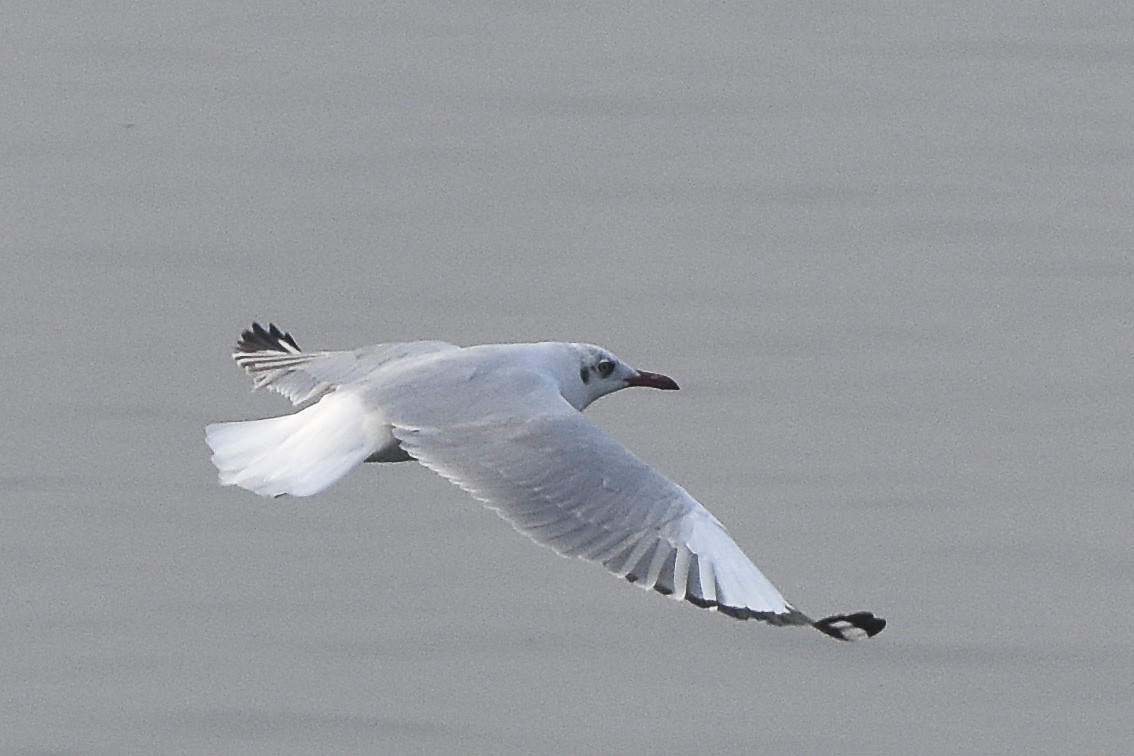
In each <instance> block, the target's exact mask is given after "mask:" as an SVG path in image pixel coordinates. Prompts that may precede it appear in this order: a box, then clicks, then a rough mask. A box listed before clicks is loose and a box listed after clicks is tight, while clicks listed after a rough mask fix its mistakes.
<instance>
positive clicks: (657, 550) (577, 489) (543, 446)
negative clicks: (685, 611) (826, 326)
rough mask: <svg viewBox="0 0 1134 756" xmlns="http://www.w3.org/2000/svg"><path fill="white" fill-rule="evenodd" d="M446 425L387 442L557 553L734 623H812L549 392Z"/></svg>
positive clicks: (424, 426) (674, 490) (715, 530)
mask: <svg viewBox="0 0 1134 756" xmlns="http://www.w3.org/2000/svg"><path fill="white" fill-rule="evenodd" d="M527 399H528V402H527V403H528V405H529V406H527V407H525V410H526V412H525V414H524V415H523V416H519V415H509V414H508V413H507V412H502V413H500V414H493V415H492V416H490V417H484V418H480V419H477V420H472V421H466V422H462V423H458V424H454V425H440V424H438V425H430V424H428V423H422V422H421V418H420V417H418V418H416V420H417V422H416V423H414V424H412V425H411V424H409V423H404V424H399V422H398V420H397V414H398V413H397V411H396V408H393V409H392V410H391V411H390V414H391V416H392V417H393V420H392V422H393V427H394V435H395V437H397V438H398V440H399V442H400V443H401V445H402V447H403V448H404V449H405V450H406V451H407V452H408V453H409V454H410V455H412V456H413V457H414V458H416V459H417V460H418V461H419V462H421V463H422V464H424V465H425V466H426V467H429V468H430V469H432V470H434V471H436V472H437V473H439V474H441V475H442V476H444V477H446V478H448V479H449V480H450V481H452V482H454V483H455V484H457V485H458V486H460V487H461V488H463V489H465V490H466V491H468V492H469V493H470V494H472V495H473V496H474V497H476V498H477V499H480V500H481V501H483V502H484V503H485V504H487V505H488V506H490V507H492V508H494V509H496V510H497V511H498V512H499V513H500V514H501V515H502V516H503V517H504V518H505V519H507V520H509V521H510V522H511V523H512V524H513V525H514V526H515V527H516V529H517V530H520V531H521V532H523V533H526V534H527V535H529V536H530V537H531V538H533V539H534V540H536V541H537V542H539V543H542V544H544V545H547V546H550V547H551V548H553V549H555V550H556V551H557V552H559V553H560V554H564V555H566V556H577V557H582V558H585V559H589V560H591V561H597V562H600V563H601V564H603V565H604V566H605V567H606V568H607V569H608V570H610V571H611V572H613V573H614V574H616V575H620V576H622V577H625V578H626V579H627V580H629V581H630V582H632V583H635V584H637V585H639V586H642V587H644V588H652V589H654V590H656V591H658V592H659V593H662V594H665V595H669V596H672V597H673V598H676V599H686V600H688V601H690V602H691V603H693V604H695V605H697V606H701V607H709V608H716V609H719V610H720V611H721V612H722V613H725V614H729V615H731V616H734V617H738V618H742V619H749V618H755V619H760V620H765V621H768V622H772V623H773V624H801V625H806V624H811V623H812V621H811V620H810V619H809V618H808V617H807V616H805V615H804V614H803V613H801V612H800V611H798V610H797V609H795V608H794V607H793V606H792V605H791V604H789V603H788V602H787V601H786V600H785V599H784V597H783V596H782V595H780V593H779V591H777V590H776V588H775V587H774V586H773V585H772V584H771V583H770V582H769V581H768V580H767V578H765V577H764V575H763V574H762V573H761V572H760V570H759V569H758V568H757V567H756V566H755V565H754V564H753V563H752V562H751V560H749V559H748V557H746V556H745V555H744V553H743V552H742V551H741V550H740V548H739V547H738V546H737V545H736V543H735V542H734V541H733V540H732V538H731V537H729V535H728V534H727V532H726V531H725V530H724V527H723V526H722V525H721V524H720V522H718V521H717V519H716V518H715V517H713V516H712V515H711V514H710V513H709V512H708V511H707V510H706V509H705V508H704V507H703V506H701V504H699V503H698V502H697V501H696V500H695V499H694V498H693V497H692V496H690V495H689V494H688V493H687V492H686V491H685V490H684V489H683V488H681V487H680V486H678V485H677V484H676V483H673V482H672V481H670V480H669V479H667V478H665V477H664V476H662V475H661V474H659V473H657V472H656V471H655V470H653V468H651V467H650V466H648V465H646V464H645V463H644V462H642V461H641V460H639V459H638V458H637V457H635V456H634V455H633V454H631V453H630V452H629V451H627V450H626V449H625V448H624V447H623V446H622V445H620V444H619V443H618V442H616V441H615V440H614V439H612V438H611V437H610V436H609V435H607V434H606V433H605V432H603V431H602V429H600V428H598V427H597V426H595V425H594V424H593V423H591V422H590V421H589V420H587V418H586V417H584V416H583V415H582V414H580V413H578V412H577V411H575V410H574V409H573V408H571V407H570V406H569V405H567V404H566V402H564V401H563V400H562V399H561V397H559V396H558V394H556V396H554V397H549V398H547V399H546V401H543V400H541V401H539V407H538V408H537V410H542V411H537V412H536V414H535V415H534V416H533V415H532V414H530V410H531V409H532V407H531V406H530V405H531V403H532V402H531V399H532V395H531V394H529V395H528V396H527Z"/></svg>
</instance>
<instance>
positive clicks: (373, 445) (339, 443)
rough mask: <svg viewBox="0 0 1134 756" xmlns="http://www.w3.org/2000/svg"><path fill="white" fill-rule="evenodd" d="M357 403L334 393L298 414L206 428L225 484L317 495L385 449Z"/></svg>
mask: <svg viewBox="0 0 1134 756" xmlns="http://www.w3.org/2000/svg"><path fill="white" fill-rule="evenodd" d="M382 439H383V433H382V429H381V428H380V426H379V424H378V423H375V422H372V421H371V420H369V419H368V416H367V413H366V412H365V411H364V408H363V407H361V406H360V404H359V402H358V400H357V399H355V398H353V397H351V396H349V395H344V394H339V393H334V394H330V395H328V396H325V397H323V399H322V400H321V401H319V402H318V403H317V404H313V405H312V406H310V407H308V408H307V409H305V410H302V411H300V412H296V413H295V414H293V415H285V416H283V417H272V418H268V419H267V420H248V421H245V422H235V423H216V424H214V425H210V426H208V427H207V428H205V442H206V443H208V445H209V448H211V449H212V450H213V464H214V465H216V467H217V470H219V471H220V482H221V483H223V484H224V485H226V486H240V487H241V488H245V489H247V490H249V491H252V492H253V493H258V494H260V495H261V496H283V495H284V494H290V495H292V496H311V495H312V494H317V493H319V492H320V491H322V490H324V489H326V488H327V487H329V486H330V485H331V484H332V483H334V482H335V481H337V480H338V479H339V478H341V477H343V476H344V475H346V474H347V473H348V472H350V470H352V469H353V468H355V467H357V466H358V465H360V464H361V463H362V462H363V460H365V459H366V458H367V457H369V456H370V455H371V454H373V453H374V452H375V451H376V450H377V449H378V448H379V447H380V446H381V445H382Z"/></svg>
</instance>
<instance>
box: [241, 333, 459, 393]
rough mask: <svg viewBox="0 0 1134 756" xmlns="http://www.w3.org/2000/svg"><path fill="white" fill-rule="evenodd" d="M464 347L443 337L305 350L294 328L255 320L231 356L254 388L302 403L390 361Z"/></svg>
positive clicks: (352, 380) (370, 372)
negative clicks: (348, 348)
mask: <svg viewBox="0 0 1134 756" xmlns="http://www.w3.org/2000/svg"><path fill="white" fill-rule="evenodd" d="M458 348H459V347H456V346H454V345H453V344H449V343H447V342H444V341H409V342H398V343H389V344H376V345H374V346H368V347H363V348H362V349H354V350H351V351H343V352H304V351H302V350H301V349H300V348H299V345H297V344H296V343H295V339H293V338H292V336H291V334H290V333H287V332H286V331H282V330H280V329H279V328H277V327H276V326H275V325H274V324H269V325H268V327H267V328H264V327H263V326H262V325H260V324H259V323H253V324H252V327H251V328H248V329H247V330H245V331H244V332H243V333H242V334H241V335H240V341H238V342H237V344H236V350H235V351H234V352H233V353H232V358H233V359H234V360H236V364H237V365H239V366H240V367H242V368H244V370H245V372H247V373H248V374H249V375H250V376H252V388H253V389H261V388H269V389H271V390H272V391H275V392H277V393H279V394H282V395H283V396H285V397H287V398H288V399H290V400H291V403H292V404H303V403H304V402H309V401H312V400H315V399H318V398H320V397H322V396H324V395H325V394H327V393H329V392H331V391H333V390H335V389H337V388H338V387H339V386H341V385H343V384H347V383H355V382H361V381H364V380H366V379H368V378H370V377H371V376H372V375H373V374H374V373H375V372H376V371H378V370H380V369H381V368H382V367H383V366H385V365H387V364H388V363H390V362H394V361H396V360H400V359H402V358H404V357H416V356H419V355H424V354H429V353H431V352H440V351H445V350H450V349H458Z"/></svg>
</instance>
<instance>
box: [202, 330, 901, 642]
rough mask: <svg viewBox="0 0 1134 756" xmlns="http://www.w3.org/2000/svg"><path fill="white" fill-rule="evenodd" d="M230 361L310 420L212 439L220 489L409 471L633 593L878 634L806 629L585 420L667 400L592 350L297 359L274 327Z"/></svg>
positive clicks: (669, 386) (877, 625) (537, 348)
mask: <svg viewBox="0 0 1134 756" xmlns="http://www.w3.org/2000/svg"><path fill="white" fill-rule="evenodd" d="M233 358H234V359H235V360H236V363H237V364H238V365H239V366H240V367H242V368H244V370H246V371H247V372H248V373H249V374H250V375H251V376H252V378H253V387H254V388H264V387H267V388H270V389H272V390H274V391H277V392H279V393H280V394H282V395H284V396H285V397H287V398H288V399H290V400H291V401H292V403H293V404H295V405H300V404H306V405H307V406H306V407H305V408H304V409H302V410H300V411H298V412H295V413H294V414H290V415H284V416H282V417H273V418H268V419H266V420H250V421H245V422H230V423H217V424H214V425H210V426H208V427H207V428H206V429H205V439H206V442H207V443H208V445H209V447H210V448H211V449H212V451H213V457H212V461H213V464H214V465H216V467H217V469H218V470H219V471H220V482H221V483H223V484H224V485H226V486H239V487H241V488H245V489H247V490H249V491H252V492H253V493H257V494H260V495H261V496H283V495H284V494H288V495H291V496H311V495H312V494H317V493H319V492H320V491H323V490H324V489H326V488H328V487H329V486H331V485H332V484H333V483H334V482H335V481H337V480H338V479H339V478H341V477H343V476H344V475H346V474H347V473H348V472H350V471H351V470H352V469H354V468H355V467H357V466H358V465H360V464H362V463H363V462H407V461H410V460H416V461H417V462H419V463H421V464H422V465H424V466H425V467H428V468H429V469H430V470H433V471H434V472H436V473H438V474H439V475H441V476H442V477H444V478H447V479H448V480H450V481H451V482H453V483H455V484H456V485H458V486H460V487H461V488H462V489H464V490H465V491H467V492H468V493H469V494H471V495H472V496H474V497H475V498H477V499H479V500H480V501H482V502H484V503H485V504H486V505H488V506H489V507H492V508H493V509H495V510H496V511H497V512H499V513H500V515H501V516H502V517H504V518H505V519H506V520H508V521H509V522H511V523H512V525H513V526H515V528H516V529H517V530H519V531H520V532H522V533H526V534H527V535H529V536H530V537H531V538H532V539H534V540H535V541H536V542H538V543H542V544H545V545H547V546H550V547H551V548H553V549H555V550H556V551H557V552H559V553H560V554H563V555H564V556H575V557H581V558H583V559H588V560H590V561H593V562H598V563H600V564H602V565H603V566H604V567H606V568H607V569H608V570H610V571H611V572H613V573H614V574H615V575H619V576H621V577H624V578H626V580H628V581H630V582H631V583H634V584H635V585H639V586H641V587H643V588H647V589H649V588H652V589H653V590H655V591H657V592H658V593H661V594H663V595H667V596H670V597H672V598H675V599H684V600H686V601H688V602H690V603H692V604H695V605H696V606H699V607H703V608H707V609H715V610H716V611H718V612H720V613H722V614H726V615H728V616H730V617H735V618H736V619H755V620H760V621H763V622H767V623H769V624H772V625H801V626H808V625H810V626H811V627H814V628H815V629H817V630H819V631H820V632H822V633H824V634H826V635H829V636H831V637H832V638H837V639H839V640H848V641H851V640H861V639H863V638H869V637H871V636H873V635H876V634H877V633H879V632H880V631H881V630H882V628H884V627H885V626H886V621H885V620H883V619H880V618H878V617H875V616H874V615H873V614H871V613H870V612H856V613H853V614H838V615H834V616H831V617H825V618H823V619H820V620H812V619H811V618H810V617H808V616H807V615H806V614H804V613H803V612H801V611H800V610H799V609H797V608H795V606H793V605H792V604H789V603H788V602H787V600H786V599H785V598H784V597H783V596H782V595H780V592H779V591H778V590H776V588H775V586H773V585H772V584H771V582H769V581H768V579H767V578H765V577H764V575H763V574H762V573H761V572H760V570H759V569H757V567H756V565H754V564H753V563H752V561H751V560H750V559H749V558H748V557H747V556H745V554H744V552H743V551H741V550H740V547H739V546H737V545H736V543H735V542H734V541H733V540H732V538H731V537H730V536H729V534H728V532H727V531H726V530H725V528H724V526H723V525H722V524H721V523H720V522H719V521H718V520H717V518H715V517H713V515H712V514H710V513H709V511H708V510H707V509H705V508H704V507H703V506H701V504H700V503H698V502H697V500H696V499H694V498H693V497H692V496H690V495H689V494H688V493H687V492H686V491H685V489H684V488H682V487H681V486H679V485H677V484H676V483H674V482H672V481H671V480H669V479H668V478H666V477H665V476H664V475H662V474H661V473H659V472H657V471H656V470H654V469H653V468H652V467H650V466H649V465H647V464H646V463H644V462H642V461H641V460H639V459H638V458H637V457H635V456H634V455H633V454H631V453H630V452H629V451H627V450H626V449H625V448H624V447H623V446H622V445H621V444H619V443H618V442H617V441H615V440H614V439H613V438H611V437H610V436H609V435H607V434H606V433H605V432H604V431H603V430H602V429H601V428H599V427H598V426H596V425H594V424H593V423H591V422H590V421H589V420H587V419H586V418H585V417H584V416H583V414H582V411H583V410H584V409H586V408H587V406H588V405H589V404H590V403H591V402H593V401H595V400H596V399H598V398H599V397H602V396H606V395H607V394H611V393H613V392H615V391H618V390H620V389H624V388H627V387H629V386H646V387H649V388H655V389H665V390H673V389H676V388H677V384H676V383H675V382H674V381H673V379H672V378H669V377H667V376H664V375H661V374H659V373H649V372H646V371H644V370H635V369H634V368H632V367H630V366H629V365H627V364H626V363H625V362H623V361H622V360H620V359H618V358H617V357H615V356H614V355H613V354H611V353H610V352H608V351H607V350H605V349H603V348H601V347H597V346H593V345H590V344H569V343H558V342H545V343H538V344H484V345H481V346H473V347H467V348H462V347H457V346H454V345H453V344H448V343H445V342H443V341H414V342H406V343H390V344H377V345H375V346H368V347H363V348H361V349H355V350H353V351H341V352H304V351H301V350H300V348H299V347H298V346H297V345H296V343H295V339H293V338H292V337H291V335H290V334H288V333H285V332H284V331H281V330H280V329H278V328H277V327H276V326H275V325H269V326H268V328H264V327H263V326H261V325H260V324H259V323H254V324H253V325H252V328H250V329H249V330H246V331H244V333H243V334H242V335H241V339H240V342H239V343H238V344H237V345H236V352H235V353H234V354H233Z"/></svg>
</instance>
